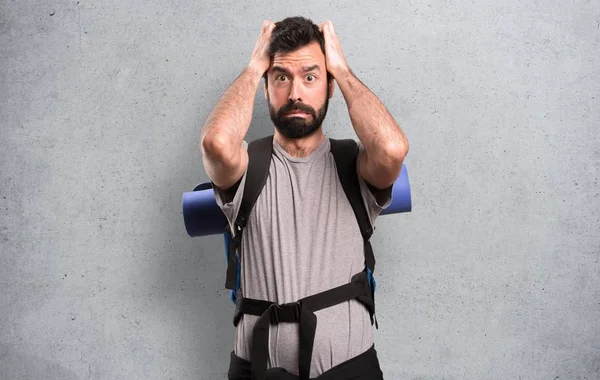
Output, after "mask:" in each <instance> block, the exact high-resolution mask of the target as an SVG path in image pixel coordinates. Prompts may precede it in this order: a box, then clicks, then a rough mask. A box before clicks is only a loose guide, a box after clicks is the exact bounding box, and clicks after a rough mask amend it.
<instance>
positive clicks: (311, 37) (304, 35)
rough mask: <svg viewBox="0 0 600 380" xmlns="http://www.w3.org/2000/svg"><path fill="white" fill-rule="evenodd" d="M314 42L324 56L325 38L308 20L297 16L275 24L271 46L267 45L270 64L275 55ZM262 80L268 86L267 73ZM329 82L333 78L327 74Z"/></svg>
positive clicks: (316, 26)
mask: <svg viewBox="0 0 600 380" xmlns="http://www.w3.org/2000/svg"><path fill="white" fill-rule="evenodd" d="M315 41H316V42H318V43H319V45H320V46H321V51H322V52H323V55H324V54H325V37H324V36H323V33H321V31H320V30H319V26H318V25H316V24H314V23H313V22H312V20H310V19H307V18H304V17H301V16H297V17H288V18H286V19H283V20H281V21H279V22H276V23H275V28H274V29H273V32H272V34H271V44H270V45H269V55H270V58H271V62H273V57H274V56H275V53H289V52H291V51H294V50H297V49H300V48H302V47H304V46H307V45H309V44H311V43H313V42H315ZM263 78H264V80H265V85H268V80H267V72H265V73H264V75H263ZM331 80H333V77H332V76H331V74H330V73H329V72H327V81H331Z"/></svg>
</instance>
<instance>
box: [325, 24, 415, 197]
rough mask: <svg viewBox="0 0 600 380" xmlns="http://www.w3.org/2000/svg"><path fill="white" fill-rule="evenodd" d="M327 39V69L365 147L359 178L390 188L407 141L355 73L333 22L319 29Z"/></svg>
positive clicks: (380, 187) (395, 123) (400, 167)
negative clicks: (345, 56)
mask: <svg viewBox="0 0 600 380" xmlns="http://www.w3.org/2000/svg"><path fill="white" fill-rule="evenodd" d="M320 29H321V30H322V31H323V34H324V36H325V44H326V48H325V49H326V63H327V70H328V71H330V73H331V74H332V75H333V77H334V78H335V80H336V82H337V84H338V86H339V88H340V91H341V92H342V94H343V96H344V99H345V101H346V104H347V106H348V112H349V114H350V120H351V122H352V126H353V127H354V131H355V132H356V135H357V136H358V138H359V140H360V141H361V143H362V144H363V146H364V148H365V153H364V154H363V155H362V157H361V160H360V162H359V173H360V176H361V177H362V178H363V179H364V180H365V181H366V182H367V183H368V184H369V185H371V186H372V187H374V188H376V189H387V188H389V187H390V186H392V185H393V184H394V181H395V180H396V179H397V178H398V176H399V175H400V171H401V170H402V163H403V162H404V158H405V157H406V155H407V154H408V140H407V139H406V136H405V134H404V132H403V131H402V129H401V128H400V126H399V125H398V123H397V122H396V121H395V120H394V118H393V117H392V115H390V113H389V112H388V111H387V109H386V108H385V106H384V105H383V103H382V102H381V101H380V100H379V98H377V96H375V94H373V92H371V91H370V90H369V89H368V88H367V87H366V86H365V85H364V84H363V83H362V82H361V81H360V80H359V79H358V78H357V77H356V75H355V74H354V73H353V72H352V70H351V69H350V67H349V66H348V64H347V63H346V60H345V58H344V55H343V52H342V49H341V47H340V44H339V39H338V37H337V35H336V34H335V31H334V29H333V24H332V23H331V21H327V22H325V23H323V24H322V25H321V27H320Z"/></svg>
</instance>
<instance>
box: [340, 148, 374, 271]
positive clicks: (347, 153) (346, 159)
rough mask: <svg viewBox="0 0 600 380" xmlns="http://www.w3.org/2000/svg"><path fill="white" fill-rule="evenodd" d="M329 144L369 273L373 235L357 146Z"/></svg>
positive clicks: (372, 267) (372, 268)
mask: <svg viewBox="0 0 600 380" xmlns="http://www.w3.org/2000/svg"><path fill="white" fill-rule="evenodd" d="M329 140H330V143H331V153H332V154H333V158H334V159H335V164H336V166H337V172H338V176H339V178H340V182H341V184H342V187H343V188H344V192H345V193H346V197H347V198H348V201H349V202H350V205H351V206H352V210H353V211H354V215H355V216H356V220H357V222H358V225H359V227H360V232H361V234H362V236H363V240H364V251H365V262H366V264H367V267H368V269H369V270H370V271H371V272H374V271H375V256H374V254H373V249H372V247H371V242H370V240H369V239H370V238H371V236H372V235H373V227H372V226H371V222H370V220H369V216H368V214H367V210H366V208H365V204H364V202H363V199H362V195H361V192H360V184H359V182H358V171H357V162H356V160H357V159H358V152H359V150H358V144H357V143H356V141H354V140H352V139H346V140H337V139H329Z"/></svg>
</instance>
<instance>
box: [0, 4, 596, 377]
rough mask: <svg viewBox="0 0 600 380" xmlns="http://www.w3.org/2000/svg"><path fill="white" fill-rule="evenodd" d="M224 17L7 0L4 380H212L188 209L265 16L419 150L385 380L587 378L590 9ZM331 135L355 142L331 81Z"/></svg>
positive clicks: (387, 236)
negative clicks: (305, 38)
mask: <svg viewBox="0 0 600 380" xmlns="http://www.w3.org/2000/svg"><path fill="white" fill-rule="evenodd" d="M236 4H238V2H234V1H221V2H212V3H210V2H200V1H191V0H175V1H162V2H161V1H139V0H138V1H129V2H121V1H116V0H113V1H105V2H88V1H79V2H76V1H65V0H57V1H53V2H47V1H38V2H35V1H27V0H24V1H23V0H22V1H14V0H13V1H9V0H3V1H1V2H0V73H1V77H0V126H1V130H0V133H1V134H0V165H1V166H0V170H1V172H0V250H1V256H0V378H1V379H49V380H54V379H67V380H71V379H94V380H95V379H111V380H113V379H144V380H154V379H157V380H158V379H223V378H225V373H226V370H227V365H228V354H229V352H230V350H231V348H232V341H233V327H232V325H231V317H232V311H233V308H232V305H231V304H230V302H229V300H228V299H227V297H226V292H225V291H224V289H223V285H224V274H225V265H224V264H225V263H224V262H225V259H224V253H223V245H222V238H221V237H219V236H212V237H208V238H194V239H192V238H190V237H188V236H187V234H186V232H185V229H184V226H183V219H182V215H181V195H182V193H183V192H184V191H191V189H192V188H193V187H194V185H196V184H197V183H198V182H200V181H205V180H207V176H206V174H205V172H204V170H203V167H202V162H201V157H200V154H199V152H198V149H197V146H198V138H199V135H200V127H201V125H202V123H203V122H204V120H205V118H206V117H207V116H208V113H209V112H210V110H211V108H212V107H213V105H214V104H215V102H216V101H217V99H218V97H219V96H220V95H221V94H222V92H223V91H224V90H225V89H226V87H227V86H228V85H229V84H230V83H231V82H232V81H233V80H234V79H235V78H236V77H237V75H238V74H239V72H240V71H241V69H242V68H243V66H244V65H245V64H246V62H247V60H248V58H249V57H250V53H251V52H252V48H253V46H254V43H255V41H256V38H257V36H258V33H259V30H260V26H261V23H262V21H263V19H271V20H279V19H282V18H284V17H285V16H288V15H297V14H302V15H306V16H309V17H311V18H312V19H313V20H314V21H315V22H317V23H321V22H323V21H324V20H326V19H331V20H333V22H334V25H335V27H336V29H337V32H338V34H339V36H340V39H341V43H342V47H343V49H344V52H345V53H346V56H347V59H348V61H349V63H350V65H351V67H352V68H353V69H354V71H355V72H356V73H357V74H358V75H359V77H360V78H361V79H362V80H363V81H364V82H365V84H367V85H368V86H369V87H370V88H371V89H372V90H373V91H374V92H375V93H376V94H377V95H378V96H379V97H380V98H381V99H382V101H383V102H384V103H385V104H386V105H387V107H388V109H389V110H390V111H391V112H392V114H393V115H394V116H395V117H396V118H397V120H398V121H399V122H400V123H401V125H402V127H403V128H404V130H405V132H406V133H407V135H408V138H409V141H410V144H411V151H410V154H409V157H408V158H407V160H406V165H407V167H408V170H409V175H410V180H411V186H412V191H413V202H414V204H413V212H412V213H410V214H401V215H390V216H385V217H382V218H381V219H379V222H378V226H377V227H378V229H377V231H376V233H375V237H374V247H375V252H376V255H377V258H378V269H377V276H378V277H377V279H378V299H377V301H378V305H379V306H378V308H379V322H380V329H379V330H377V331H376V339H377V346H378V349H379V354H380V359H381V363H382V367H383V369H384V371H385V374H386V378H387V379H415V380H416V379H420V380H439V379H448V380H450V379H474V380H475V379H523V380H525V379H600V323H599V322H598V320H599V319H600V262H599V260H600V236H599V235H600V186H599V181H600V174H599V167H600V131H599V128H600V3H599V2H598V1H597V0H594V1H584V0H575V1H572V2H568V4H567V2H562V1H556V0H551V1H537V0H535V1H510V2H508V3H506V2H499V1H496V0H485V1H483V2H472V1H456V2H446V1H438V2H435V1H434V2H427V1H408V2H401V3H396V2H392V1H383V2H377V3H375V2H373V4H377V5H373V6H367V5H365V4H362V5H357V4H352V5H350V4H347V3H345V2H341V1H332V2H328V4H323V2H317V1H308V2H298V3H290V2H285V3H284V2H281V3H276V4H274V5H270V6H267V5H266V3H249V2H245V3H244V4H246V5H244V6H243V8H242V7H241V6H240V5H236ZM258 95H259V96H257V98H256V108H255V113H254V118H253V123H254V125H253V126H252V128H251V131H250V133H249V139H253V138H256V137H260V136H264V135H266V134H268V133H272V124H271V123H270V120H269V118H268V113H267V109H266V104H265V101H264V99H263V98H262V93H261V92H260V90H259V92H258ZM248 96H252V94H248ZM325 128H326V132H327V133H328V134H329V135H330V136H331V137H348V136H350V137H355V134H354V132H353V130H352V127H351V125H350V121H349V117H348V114H347V110H346V108H345V103H344V100H343V98H342V97H341V94H340V92H339V89H338V90H337V92H336V94H335V96H334V99H333V100H332V103H331V107H330V112H329V114H328V117H327V119H326V126H325Z"/></svg>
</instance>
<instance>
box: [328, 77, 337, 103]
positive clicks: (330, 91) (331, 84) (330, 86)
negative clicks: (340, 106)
mask: <svg viewBox="0 0 600 380" xmlns="http://www.w3.org/2000/svg"><path fill="white" fill-rule="evenodd" d="M333 90H335V80H333V79H332V80H331V81H330V82H329V83H328V84H327V92H328V94H329V99H331V98H332V97H333Z"/></svg>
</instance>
